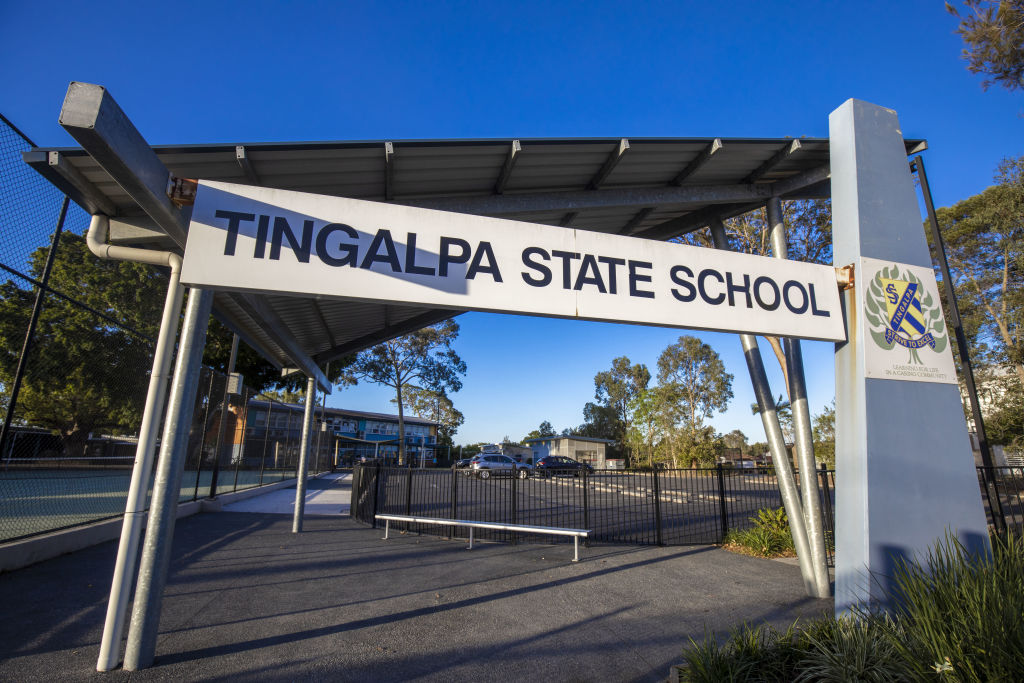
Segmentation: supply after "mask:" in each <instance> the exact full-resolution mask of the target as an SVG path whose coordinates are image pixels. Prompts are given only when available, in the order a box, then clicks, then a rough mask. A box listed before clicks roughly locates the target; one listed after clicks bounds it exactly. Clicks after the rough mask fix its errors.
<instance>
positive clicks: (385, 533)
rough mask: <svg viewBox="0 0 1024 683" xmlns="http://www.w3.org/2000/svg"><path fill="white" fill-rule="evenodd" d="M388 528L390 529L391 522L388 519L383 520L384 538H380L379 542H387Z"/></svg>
mask: <svg viewBox="0 0 1024 683" xmlns="http://www.w3.org/2000/svg"><path fill="white" fill-rule="evenodd" d="M390 528H391V520H390V519H385V520H384V538H382V539H381V540H383V541H386V540H388V530H390Z"/></svg>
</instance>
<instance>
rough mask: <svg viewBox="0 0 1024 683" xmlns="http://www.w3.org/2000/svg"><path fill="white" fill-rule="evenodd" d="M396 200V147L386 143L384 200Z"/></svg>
mask: <svg viewBox="0 0 1024 683" xmlns="http://www.w3.org/2000/svg"><path fill="white" fill-rule="evenodd" d="M394 198H395V145H394V143H391V142H385V143H384V199H386V200H387V201H389V202H390V201H391V200H392V199H394Z"/></svg>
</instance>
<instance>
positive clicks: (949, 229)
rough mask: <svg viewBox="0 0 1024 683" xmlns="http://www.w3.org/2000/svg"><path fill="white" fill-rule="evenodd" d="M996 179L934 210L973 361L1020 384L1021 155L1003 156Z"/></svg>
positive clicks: (1023, 313) (1023, 345)
mask: <svg viewBox="0 0 1024 683" xmlns="http://www.w3.org/2000/svg"><path fill="white" fill-rule="evenodd" d="M996 181H997V182H998V184H997V185H995V186H993V187H990V188H988V189H987V190H985V191H984V192H982V193H981V194H977V195H974V196H973V197H970V198H968V199H965V200H963V201H961V202H958V203H957V204H955V205H953V206H952V207H948V208H942V209H939V210H938V211H937V212H936V213H937V218H938V221H939V226H940V229H941V230H942V236H943V240H944V241H945V243H946V255H947V258H948V260H949V266H950V275H951V278H952V280H953V282H952V284H953V288H954V290H955V291H956V295H957V301H958V303H959V307H960V314H961V318H962V319H963V324H964V332H965V334H966V335H967V337H968V338H969V340H970V342H971V347H972V349H971V358H972V360H974V361H975V362H978V363H980V364H981V365H983V366H984V365H1005V366H1007V367H1009V368H1011V369H1012V371H1013V372H1015V373H1016V375H1017V378H1018V380H1019V382H1020V383H1021V384H1024V338H1022V335H1024V157H1020V158H1017V159H1009V160H1005V161H1003V163H1002V164H1000V166H999V169H998V172H997V175H996ZM947 322H948V321H947Z"/></svg>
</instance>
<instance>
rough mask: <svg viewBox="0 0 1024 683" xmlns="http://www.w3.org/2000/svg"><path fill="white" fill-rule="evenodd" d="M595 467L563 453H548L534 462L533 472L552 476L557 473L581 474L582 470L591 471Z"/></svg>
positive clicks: (542, 475) (539, 475)
mask: <svg viewBox="0 0 1024 683" xmlns="http://www.w3.org/2000/svg"><path fill="white" fill-rule="evenodd" d="M593 471H594V468H593V467H591V466H590V465H588V464H587V463H585V462H579V461H577V460H573V459H572V458H566V457H564V456H561V455H548V456H545V457H543V458H541V459H540V460H538V461H537V462H535V463H534V464H533V473H534V474H535V475H536V476H538V477H550V476H552V475H555V474H571V475H573V476H576V477H578V476H580V472H586V473H588V474H589V473H591V472H593Z"/></svg>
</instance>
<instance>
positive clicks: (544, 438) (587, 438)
mask: <svg viewBox="0 0 1024 683" xmlns="http://www.w3.org/2000/svg"><path fill="white" fill-rule="evenodd" d="M559 439H572V440H573V441H592V442H594V443H605V444H612V443H615V440H614V439H596V438H593V437H590V436H538V437H536V438H533V439H526V440H525V443H533V442H534V441H558V440H559Z"/></svg>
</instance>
